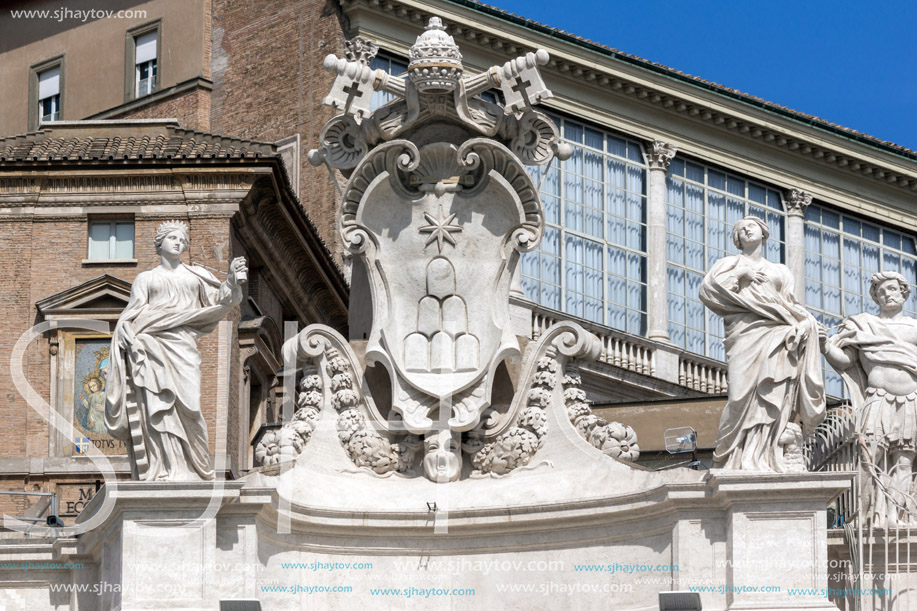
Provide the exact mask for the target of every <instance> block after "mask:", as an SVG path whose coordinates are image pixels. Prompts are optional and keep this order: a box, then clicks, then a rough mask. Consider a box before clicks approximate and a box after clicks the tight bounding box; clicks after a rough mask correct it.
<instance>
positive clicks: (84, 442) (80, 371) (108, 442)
mask: <svg viewBox="0 0 917 611" xmlns="http://www.w3.org/2000/svg"><path fill="white" fill-rule="evenodd" d="M109 343H110V342H109V340H106V339H92V340H80V341H77V342H76V352H75V359H74V376H73V384H74V388H73V426H74V428H75V429H76V431H77V439H76V443H75V444H74V448H73V453H74V454H84V453H86V451H87V447H88V444H92V445H94V446H95V447H97V448H98V449H99V450H101V451H102V453H103V454H110V455H119V454H126V453H127V449H126V448H125V446H124V442H123V441H119V440H117V439H114V438H113V437H112V436H111V435H109V434H108V428H107V427H106V426H105V386H106V383H107V380H106V378H105V376H106V373H107V371H108V358H109Z"/></svg>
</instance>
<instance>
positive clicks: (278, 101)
mask: <svg viewBox="0 0 917 611" xmlns="http://www.w3.org/2000/svg"><path fill="white" fill-rule="evenodd" d="M343 40H344V26H343V25H342V16H341V14H340V9H339V7H338V6H337V3H336V2H334V1H333V0H271V1H256V0H242V1H238V0H233V1H232V2H230V1H229V0H214V2H213V30H212V41H213V46H212V49H211V56H212V60H211V63H212V77H213V83H214V90H213V98H212V104H211V130H212V131H213V132H214V133H218V134H226V135H231V136H239V137H244V138H250V139H252V140H261V141H267V142H276V141H277V140H280V139H282V138H285V137H287V136H290V135H293V134H295V133H299V135H300V142H301V150H300V162H301V171H300V185H299V187H300V189H299V193H300V198H301V203H302V206H303V208H304V209H305V211H306V212H307V213H308V214H309V216H310V217H311V218H312V221H313V222H314V223H315V225H316V227H317V228H318V231H319V234H320V235H321V236H322V239H324V240H325V242H326V243H327V244H328V246H329V248H330V250H331V251H332V252H333V253H335V263H337V264H338V265H341V258H340V255H339V254H338V253H340V252H341V248H340V241H339V239H338V237H337V232H336V229H335V219H334V215H335V206H336V203H337V199H338V194H337V191H336V189H335V188H334V185H333V183H332V182H331V180H330V178H329V177H328V173H327V170H326V169H325V168H324V167H319V168H313V167H312V166H310V165H309V164H308V162H307V160H306V153H307V152H308V151H309V149H310V148H315V147H316V146H317V145H318V136H319V132H320V131H321V129H322V126H323V125H324V124H325V122H326V121H327V120H328V119H329V118H331V116H332V114H333V113H332V111H331V109H330V108H328V107H325V106H322V103H321V101H322V98H324V97H325V95H327V93H328V91H329V90H330V88H331V84H332V82H333V78H332V77H331V75H330V74H328V73H327V72H325V71H324V70H323V69H322V61H323V60H324V58H325V56H326V55H328V54H329V53H334V54H335V55H338V56H343V54H344V45H343Z"/></svg>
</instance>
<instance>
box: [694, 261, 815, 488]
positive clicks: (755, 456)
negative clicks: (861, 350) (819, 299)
mask: <svg viewBox="0 0 917 611" xmlns="http://www.w3.org/2000/svg"><path fill="white" fill-rule="evenodd" d="M740 261H741V260H740V258H739V257H737V256H735V257H726V258H724V259H721V260H719V261H717V263H716V264H715V265H714V266H713V269H711V270H710V272H709V273H708V274H707V276H706V277H705V278H704V282H703V284H702V285H701V290H700V300H701V301H702V302H704V304H705V305H706V306H707V307H708V308H710V309H711V310H712V311H713V312H715V313H716V314H719V315H720V316H722V317H723V320H724V322H725V327H726V338H725V341H724V343H725V346H726V360H727V362H728V374H727V378H728V381H729V399H728V401H727V403H726V407H725V408H724V409H723V414H722V417H721V418H720V427H719V436H718V439H717V446H716V451H715V452H714V455H713V458H714V464H715V465H716V466H718V467H724V468H728V469H747V470H756V471H776V472H783V471H784V468H783V461H782V458H783V455H782V452H781V451H780V450H779V449H778V440H779V438H780V436H781V434H782V433H783V431H784V429H785V428H786V423H787V422H788V421H789V420H790V419H791V418H792V416H793V414H794V413H795V414H798V415H799V419H800V421H801V422H802V425H803V428H804V429H805V430H807V431H811V430H812V429H814V427H815V426H817V425H818V424H819V423H820V422H821V421H822V419H824V416H825V389H824V383H823V381H822V371H821V358H820V357H821V352H820V350H819V345H818V332H817V322H816V321H815V319H814V318H813V316H812V315H811V314H810V313H809V312H807V311H806V309H805V308H804V307H802V306H801V305H800V304H799V303H798V302H797V301H796V299H795V297H794V296H793V277H792V274H791V273H790V270H789V269H788V268H787V267H786V266H785V265H777V264H774V263H770V262H767V261H764V262H763V265H764V267H763V271H764V273H765V275H766V276H767V277H768V280H767V282H763V283H753V282H748V281H747V280H743V281H741V282H740V281H739V278H738V275H737V273H736V268H737V266H738V265H739V263H740Z"/></svg>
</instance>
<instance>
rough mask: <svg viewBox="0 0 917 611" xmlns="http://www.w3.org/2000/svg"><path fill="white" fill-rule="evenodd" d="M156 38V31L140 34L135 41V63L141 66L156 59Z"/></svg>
mask: <svg viewBox="0 0 917 611" xmlns="http://www.w3.org/2000/svg"><path fill="white" fill-rule="evenodd" d="M156 36H157V31H156V30H153V31H152V32H147V33H146V34H141V35H140V36H138V37H137V38H136V39H135V40H136V41H137V52H136V55H135V56H136V60H135V63H138V64H142V63H144V62H148V61H150V60H151V59H156Z"/></svg>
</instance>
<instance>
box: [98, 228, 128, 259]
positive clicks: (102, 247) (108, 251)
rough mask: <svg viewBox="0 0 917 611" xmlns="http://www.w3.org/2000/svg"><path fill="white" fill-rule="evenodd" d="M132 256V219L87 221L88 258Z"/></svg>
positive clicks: (124, 257) (126, 257) (123, 257)
mask: <svg viewBox="0 0 917 611" xmlns="http://www.w3.org/2000/svg"><path fill="white" fill-rule="evenodd" d="M133 258H134V223H133V221H92V222H90V223H89V259H91V260H105V259H133Z"/></svg>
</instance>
